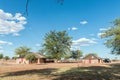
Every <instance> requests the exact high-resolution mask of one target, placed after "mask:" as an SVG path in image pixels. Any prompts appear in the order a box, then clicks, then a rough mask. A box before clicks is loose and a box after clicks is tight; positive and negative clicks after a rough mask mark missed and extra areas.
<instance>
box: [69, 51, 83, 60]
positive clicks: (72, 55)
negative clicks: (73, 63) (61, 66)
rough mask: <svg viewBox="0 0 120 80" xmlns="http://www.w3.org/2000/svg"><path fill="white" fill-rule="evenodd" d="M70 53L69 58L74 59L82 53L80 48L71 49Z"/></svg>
mask: <svg viewBox="0 0 120 80" xmlns="http://www.w3.org/2000/svg"><path fill="white" fill-rule="evenodd" d="M71 53H72V54H71V58H74V59H76V60H77V59H79V58H80V57H82V54H83V53H82V51H81V50H76V51H71Z"/></svg>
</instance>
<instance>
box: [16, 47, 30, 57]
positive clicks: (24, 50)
mask: <svg viewBox="0 0 120 80" xmlns="http://www.w3.org/2000/svg"><path fill="white" fill-rule="evenodd" d="M15 53H16V55H19V57H20V58H23V57H25V55H26V54H28V53H30V48H28V47H26V46H21V47H18V48H16V49H15Z"/></svg>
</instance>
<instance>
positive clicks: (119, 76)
mask: <svg viewBox="0 0 120 80" xmlns="http://www.w3.org/2000/svg"><path fill="white" fill-rule="evenodd" d="M67 65H68V66H67ZM25 66H27V67H25ZM14 67H16V68H15V69H16V70H13V65H12V66H10V65H7V66H6V67H5V66H0V71H2V69H3V70H6V71H4V72H1V73H0V80H120V63H114V64H99V65H90V64H89V66H88V65H81V64H80V65H79V66H78V65H77V63H72V64H67V63H65V64H60V63H58V64H43V65H22V66H21V65H19V66H17V65H15V66H14Z"/></svg>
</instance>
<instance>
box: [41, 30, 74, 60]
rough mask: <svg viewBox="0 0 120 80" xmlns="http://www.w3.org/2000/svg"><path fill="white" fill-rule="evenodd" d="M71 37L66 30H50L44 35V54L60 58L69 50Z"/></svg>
mask: <svg viewBox="0 0 120 80" xmlns="http://www.w3.org/2000/svg"><path fill="white" fill-rule="evenodd" d="M71 39H72V38H71V37H70V36H68V34H67V32H66V31H58V32H57V31H50V32H49V33H47V34H46V35H45V43H44V45H43V46H44V49H45V51H46V54H47V55H49V56H51V57H52V58H54V59H57V60H60V59H61V58H62V57H63V56H64V54H66V53H67V52H69V51H70V47H71V44H72V40H71Z"/></svg>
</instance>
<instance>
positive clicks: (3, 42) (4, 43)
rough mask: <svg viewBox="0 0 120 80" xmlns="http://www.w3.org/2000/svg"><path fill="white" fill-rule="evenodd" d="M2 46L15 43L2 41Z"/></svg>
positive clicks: (0, 42)
mask: <svg viewBox="0 0 120 80" xmlns="http://www.w3.org/2000/svg"><path fill="white" fill-rule="evenodd" d="M0 45H13V43H12V42H8V41H2V40H0Z"/></svg>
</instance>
